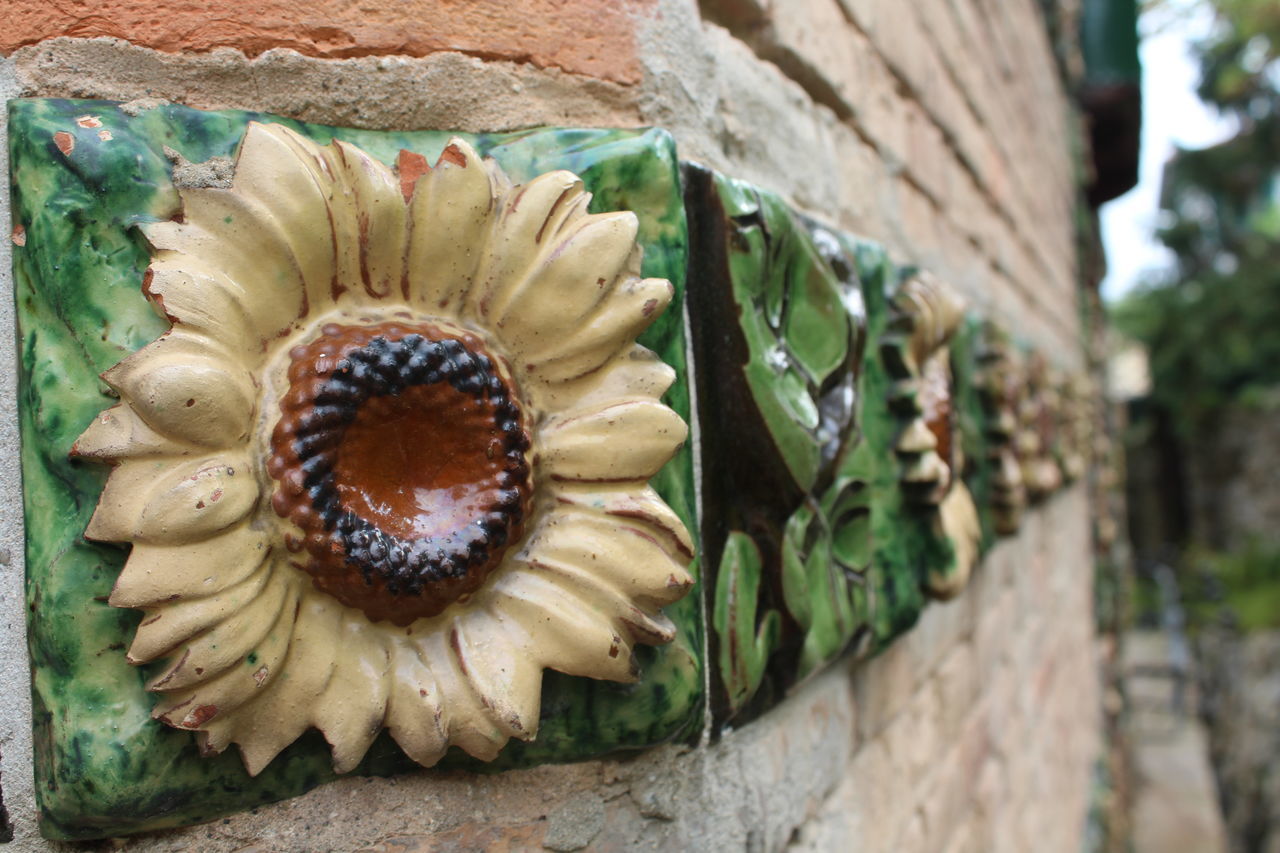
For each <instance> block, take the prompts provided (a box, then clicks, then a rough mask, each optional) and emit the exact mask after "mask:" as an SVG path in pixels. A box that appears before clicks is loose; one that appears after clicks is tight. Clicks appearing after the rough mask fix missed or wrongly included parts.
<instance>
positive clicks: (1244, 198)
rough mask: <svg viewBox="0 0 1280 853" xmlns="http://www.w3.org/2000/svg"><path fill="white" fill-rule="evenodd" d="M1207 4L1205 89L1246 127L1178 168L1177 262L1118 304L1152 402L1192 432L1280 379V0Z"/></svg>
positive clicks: (1169, 233) (1173, 188) (1206, 96)
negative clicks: (1142, 355) (1145, 366)
mask: <svg viewBox="0 0 1280 853" xmlns="http://www.w3.org/2000/svg"><path fill="white" fill-rule="evenodd" d="M1206 5H1207V6H1208V7H1209V8H1210V9H1212V11H1213V14H1214V17H1215V24H1214V27H1213V30H1212V33H1211V35H1210V36H1209V37H1208V38H1207V39H1205V40H1203V41H1201V42H1200V43H1199V44H1197V45H1196V52H1197V54H1198V58H1199V61H1200V68H1201V81H1200V86H1199V90H1198V91H1199V95H1200V97H1201V98H1202V99H1203V100H1204V101H1205V102H1206V103H1209V104H1211V105H1213V106H1215V107H1217V109H1218V110H1219V111H1221V112H1222V113H1223V114H1224V115H1225V116H1227V117H1230V118H1232V119H1234V121H1235V122H1236V125H1237V127H1238V132H1237V133H1236V135H1235V136H1233V137H1232V138H1231V139H1229V140H1227V141H1226V142H1224V143H1222V144H1220V145H1216V146H1213V147H1211V148H1206V149H1202V150H1196V151H1190V150H1181V151H1178V152H1177V154H1176V155H1175V156H1174V158H1173V159H1172V160H1171V161H1170V162H1169V164H1168V165H1167V166H1166V170H1165V179H1164V186H1163V189H1162V198H1161V213H1160V222H1159V231H1158V236H1159V237H1160V239H1161V241H1162V242H1163V243H1164V244H1165V245H1166V246H1168V247H1169V248H1170V249H1171V250H1172V251H1173V253H1174V255H1175V256H1176V266H1175V268H1174V270H1173V271H1172V272H1171V273H1169V274H1167V275H1164V276H1162V277H1160V278H1158V279H1157V280H1154V281H1151V282H1149V283H1148V284H1147V285H1146V286H1145V287H1142V288H1140V289H1138V290H1137V291H1135V292H1134V293H1132V294H1131V295H1129V296H1128V297H1126V298H1125V299H1124V300H1123V301H1122V302H1121V303H1119V304H1117V305H1115V306H1113V309H1112V316H1113V320H1114V322H1115V325H1116V327H1117V328H1118V329H1119V330H1120V331H1122V332H1124V333H1126V334H1128V335H1129V336H1131V337H1133V338H1136V339H1138V340H1140V341H1142V342H1143V343H1144V344H1146V345H1147V347H1148V349H1149V351H1150V355H1151V376H1152V384H1153V388H1152V403H1153V404H1154V405H1155V406H1157V407H1159V408H1160V409H1162V410H1163V411H1164V412H1166V413H1167V414H1168V415H1169V416H1170V417H1171V419H1172V421H1173V422H1174V424H1175V426H1176V427H1177V428H1178V430H1179V432H1180V434H1181V437H1182V438H1183V439H1184V440H1194V439H1195V438H1196V437H1197V435H1200V434H1203V433H1204V432H1205V431H1208V430H1211V429H1212V425H1213V414H1214V412H1215V411H1217V410H1218V409H1219V408H1220V407H1222V406H1224V405H1228V404H1244V405H1248V404H1249V403H1250V401H1252V400H1255V399H1258V398H1259V397H1261V396H1263V395H1261V394H1259V391H1260V390H1261V389H1265V388H1267V387H1271V386H1275V385H1277V384H1280V3H1277V2H1276V0H1212V2H1209V0H1206Z"/></svg>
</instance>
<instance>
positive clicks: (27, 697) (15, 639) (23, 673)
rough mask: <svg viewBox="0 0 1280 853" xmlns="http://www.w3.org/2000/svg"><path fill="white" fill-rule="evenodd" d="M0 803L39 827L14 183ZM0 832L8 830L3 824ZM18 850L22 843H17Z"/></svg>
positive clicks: (4, 396) (2, 519)
mask: <svg viewBox="0 0 1280 853" xmlns="http://www.w3.org/2000/svg"><path fill="white" fill-rule="evenodd" d="M17 94H18V85H17V82H16V80H15V74H14V67H13V63H12V62H11V61H9V60H6V59H0V101H7V100H8V99H9V98H13V97H16V96H17ZM6 128H7V123H6V120H5V114H4V113H2V112H0V174H3V175H6V176H7V175H8V174H9V140H8V134H7V133H6ZM0 223H2V224H0V229H3V231H4V232H5V237H6V239H2V240H0V342H3V343H2V344H0V401H3V405H2V406H0V551H3V552H4V555H5V559H4V560H0V685H4V690H3V691H2V692H0V801H2V802H3V804H4V808H5V810H6V811H7V812H8V816H9V820H10V821H12V824H13V832H14V837H15V839H16V840H18V841H19V842H21V841H22V840H23V839H27V840H28V842H29V841H30V840H31V837H32V835H33V834H34V832H35V826H34V823H33V821H34V817H35V792H34V790H33V781H32V778H31V757H32V756H31V693H30V691H29V690H28V689H27V685H28V684H30V683H31V675H30V670H29V668H28V664H27V623H26V608H25V607H24V606H23V605H24V602H25V601H26V596H25V594H24V592H23V573H24V571H25V570H24V568H23V566H24V563H23V537H22V477H21V474H20V472H19V469H18V412H17V407H16V406H15V405H14V401H16V400H17V399H18V387H17V386H18V365H17V359H16V356H17V352H16V351H15V348H14V341H16V340H17V333H16V331H15V330H14V317H13V296H12V294H13V282H12V258H11V254H12V242H11V241H12V240H13V239H15V238H16V237H17V235H11V234H10V225H9V181H8V180H5V181H4V183H3V185H0ZM0 832H4V829H3V827H0ZM19 849H20V848H19Z"/></svg>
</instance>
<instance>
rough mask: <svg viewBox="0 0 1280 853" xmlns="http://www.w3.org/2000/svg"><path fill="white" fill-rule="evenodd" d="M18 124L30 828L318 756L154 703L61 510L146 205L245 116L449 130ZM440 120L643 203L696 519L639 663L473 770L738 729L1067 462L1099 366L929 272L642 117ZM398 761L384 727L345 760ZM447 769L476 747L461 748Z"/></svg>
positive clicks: (963, 564)
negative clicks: (684, 585)
mask: <svg viewBox="0 0 1280 853" xmlns="http://www.w3.org/2000/svg"><path fill="white" fill-rule="evenodd" d="M10 121H11V123H10V128H11V136H10V139H11V143H10V144H11V155H12V156H11V163H12V181H13V187H14V230H13V240H14V243H15V246H16V250H15V252H14V269H15V282H16V291H17V292H16V298H17V302H18V313H19V321H20V327H21V328H20V332H21V370H22V393H21V399H20V401H19V409H20V412H19V414H20V419H21V425H22V431H23V451H22V452H23V472H24V491H25V500H26V523H27V539H28V546H27V566H28V605H29V613H30V626H29V635H30V648H31V655H32V661H33V668H34V675H33V679H34V685H33V695H34V699H35V709H36V714H35V726H36V741H37V744H38V757H37V767H36V772H37V782H38V791H39V793H40V798H41V807H42V810H43V817H44V829H45V831H46V833H48V834H50V835H52V836H54V837H62V838H94V837H103V836H107V835H117V834H122V833H127V832H133V831H139V830H141V829H144V828H153V827H159V826H167V825H180V824H184V823H191V822H195V821H199V820H206V819H210V818H212V817H215V816H217V815H219V814H224V813H226V812H228V811H231V810H235V809H242V808H248V807H251V806H254V805H257V804H260V803H264V802H269V801H272V800H278V799H281V798H284V797H288V796H293V795H296V794H298V793H301V792H302V791H305V790H307V789H309V788H311V787H313V786H315V785H316V784H320V783H322V782H324V781H327V780H329V779H331V778H333V772H332V770H331V768H330V756H329V750H328V749H327V747H326V745H325V744H324V742H323V741H322V739H321V738H320V737H319V736H318V735H316V734H315V733H314V732H312V734H310V735H306V736H303V737H302V738H301V739H299V740H298V741H297V742H295V743H294V744H293V745H292V746H289V747H288V748H287V749H285V750H284V752H283V753H281V754H280V755H279V756H278V757H276V758H275V759H274V760H273V761H271V763H270V764H269V765H267V766H266V767H265V769H262V771H261V772H260V773H258V774H257V775H256V776H253V777H249V776H248V775H247V774H246V773H245V771H244V769H243V768H242V767H241V765H240V762H239V759H238V758H237V757H236V756H235V755H234V754H232V753H231V752H227V753H223V754H221V755H218V756H214V757H204V756H202V755H201V754H200V753H199V752H198V751H197V749H196V747H195V739H194V737H193V735H192V734H190V733H189V732H185V731H180V730H176V729H173V728H168V727H165V726H163V725H161V724H160V723H159V722H157V721H156V720H154V719H152V715H151V712H152V706H153V700H152V698H151V697H150V696H149V695H148V692H147V690H148V677H149V676H152V675H156V674H157V673H159V672H160V671H161V669H160V668H158V667H156V666H147V667H136V666H132V665H130V663H129V662H128V661H127V660H126V659H125V655H124V654H123V652H122V649H123V648H124V647H125V646H126V645H127V644H128V643H129V641H130V639H131V638H132V637H133V635H134V633H135V631H136V629H137V626H138V623H139V621H140V619H141V618H142V614H140V613H138V612H136V611H134V610H128V609H116V608H113V607H111V606H109V604H108V598H109V596H110V594H111V590H112V587H113V584H114V583H115V581H116V578H117V576H118V575H119V573H120V571H121V567H122V566H123V565H124V563H125V559H126V552H125V551H124V550H123V549H122V548H120V547H119V546H116V545H111V544H102V543H99V542H93V541H88V540H86V539H85V538H84V535H83V532H84V530H85V527H86V524H88V522H89V518H90V516H91V515H92V513H93V510H94V507H95V505H96V504H97V503H98V499H99V495H100V493H101V492H102V489H103V484H104V481H105V479H106V476H107V474H106V471H104V470H103V469H102V468H101V467H100V466H94V465H89V464H85V463H84V462H81V461H76V460H74V459H72V458H71V457H70V456H69V453H70V451H71V449H72V445H73V444H74V442H75V441H76V439H77V436H79V435H80V434H81V432H82V431H84V430H85V428H86V426H87V425H88V424H89V423H90V422H91V421H92V420H93V419H94V418H95V416H97V415H98V414H99V412H101V411H102V410H103V409H104V408H105V407H106V406H107V405H109V404H110V403H111V402H112V400H110V399H109V397H108V393H109V390H108V389H107V388H106V387H105V386H103V385H102V383H101V382H100V380H99V378H98V376H99V374H101V373H102V372H104V371H106V370H108V369H109V368H111V367H112V366H113V365H114V364H116V363H117V362H119V361H120V360H121V359H122V358H124V357H125V356H127V355H128V354H129V353H133V352H135V351H137V350H138V349H139V348H141V347H143V346H144V345H146V344H147V343H148V342H150V341H153V340H154V339H155V338H156V337H157V336H158V335H160V334H162V333H163V332H164V331H165V329H166V322H165V320H164V319H163V318H161V317H159V316H157V315H156V314H155V313H153V312H152V310H151V308H152V306H151V305H149V304H148V300H147V298H146V297H145V296H144V293H143V290H142V287H141V284H142V281H143V277H144V273H145V272H146V271H147V268H148V265H149V263H150V262H151V260H152V259H151V257H150V255H149V251H150V250H149V248H148V245H147V243H146V242H145V241H144V239H143V238H142V237H141V236H140V235H139V232H138V228H139V226H144V225H146V224H148V223H154V222H160V221H165V220H169V219H171V218H173V217H174V216H175V214H176V213H178V212H179V210H180V198H179V190H180V188H181V187H182V185H183V184H184V182H187V181H190V180H193V178H191V174H192V172H191V170H192V168H193V167H191V166H190V165H189V164H191V163H202V162H205V161H210V160H211V159H213V160H214V162H217V160H216V159H215V158H226V157H231V156H232V155H233V154H234V153H235V152H236V150H237V146H238V145H239V144H240V142H241V139H242V137H243V136H244V134H245V130H246V128H247V127H248V125H249V123H250V122H252V121H261V122H275V123H281V124H284V125H286V126H287V127H289V128H291V129H292V130H293V131H296V132H297V133H298V134H300V135H301V137H303V138H306V139H311V140H315V141H316V142H319V143H325V142H328V141H329V140H330V139H340V140H342V141H344V142H346V143H349V144H350V145H352V146H355V147H356V148H359V149H362V150H363V151H365V152H368V154H369V155H371V157H372V158H374V159H375V160H377V161H381V162H382V163H384V164H388V165H390V164H393V163H396V162H397V161H399V162H401V163H402V164H403V163H404V162H405V161H404V159H403V155H401V152H402V150H407V151H409V152H413V153H414V155H417V156H419V157H420V156H421V155H426V156H427V157H428V159H431V160H434V158H435V155H436V154H438V153H439V152H440V150H441V149H442V147H443V146H444V145H445V143H446V140H447V139H448V137H449V134H445V133H443V132H434V131H423V132H404V133H395V132H373V131H363V130H352V129H342V128H330V127H321V126H315V125H307V124H303V123H300V122H296V121H292V120H287V119H281V118H277V117H272V116H263V115H258V114H251V113H244V112H233V111H225V112H201V111H197V110H192V109H187V108H183V107H178V106H171V105H165V106H158V107H153V108H147V109H141V110H138V109H134V108H132V107H126V108H122V107H121V106H120V105H116V104H112V103H108V102H88V101H53V100H46V101H14V102H12V104H11V112H10ZM462 138H463V139H464V140H465V141H466V142H467V143H468V144H470V145H471V146H474V148H475V150H476V151H478V152H479V153H480V154H482V155H484V156H486V157H491V158H493V159H494V160H495V161H496V162H497V163H498V164H499V165H500V166H501V167H502V169H503V170H505V172H506V174H507V175H508V176H510V178H511V180H513V181H515V182H516V183H520V182H523V181H527V180H530V179H532V178H533V177H535V176H537V175H539V174H542V173H545V172H548V171H551V170H554V169H567V170H569V171H571V172H574V173H576V174H578V175H579V176H581V177H582V179H583V180H584V182H585V184H586V188H587V189H588V190H589V191H591V192H592V193H594V199H593V200H592V202H591V210H592V211H610V210H631V211H633V212H634V213H635V214H636V216H637V219H638V223H639V228H638V233H637V238H636V239H637V241H638V243H639V244H640V246H641V247H642V248H643V251H644V255H643V267H642V274H643V275H645V276H649V277H653V278H665V279H668V280H669V281H671V283H672V284H673V286H674V299H673V302H672V307H671V308H669V309H668V310H667V311H666V312H665V313H663V314H662V315H661V316H660V317H658V319H657V320H656V321H654V322H653V323H652V325H650V326H649V327H648V329H647V330H646V331H645V332H644V334H643V335H642V336H641V337H640V339H639V340H640V342H641V343H643V344H644V345H646V346H648V347H649V348H650V349H652V350H654V351H655V352H656V353H658V355H659V356H660V357H661V358H662V359H663V360H664V361H666V362H667V363H668V364H669V365H671V366H673V367H674V368H675V371H676V379H675V383H674V385H672V387H671V388H670V390H668V391H667V393H666V396H665V398H664V399H665V401H666V403H667V405H669V406H670V407H671V408H672V409H673V410H674V411H675V412H676V413H678V414H679V415H680V416H681V417H682V418H684V419H685V420H687V421H690V422H691V423H692V424H693V426H694V433H693V435H694V437H695V442H692V443H690V444H689V445H686V446H685V447H684V448H683V449H682V450H680V451H679V452H678V453H677V454H676V456H675V457H674V458H673V459H672V460H671V462H669V463H668V464H667V465H666V466H665V467H664V468H663V469H662V470H661V471H660V472H659V473H658V474H657V476H655V477H654V479H653V481H652V482H653V486H654V487H655V488H656V490H657V492H658V493H659V494H660V495H661V496H662V499H663V500H665V502H666V503H667V504H668V505H669V506H670V507H671V509H672V510H673V511H674V513H675V515H676V516H678V518H679V519H680V520H681V521H682V522H683V523H684V525H685V526H686V527H687V528H688V529H689V530H690V531H692V532H693V533H694V537H695V539H696V540H697V543H698V546H697V556H696V558H695V560H694V562H693V565H692V566H691V567H690V571H691V573H692V574H693V576H694V578H695V579H696V580H697V585H696V586H695V587H694V591H693V592H692V593H691V594H690V595H688V596H686V597H685V598H683V599H682V600H680V601H678V602H676V603H675V604H672V605H670V606H668V607H667V608H666V614H667V616H668V617H670V619H671V620H672V622H673V623H674V625H675V627H676V629H677V630H676V637H675V640H674V641H673V642H671V643H668V644H665V645H657V646H638V647H637V648H636V659H637V662H638V664H639V667H640V673H641V674H640V678H639V680H638V681H637V682H636V683H633V684H623V683H615V682H613V681H596V680H591V679H585V678H575V677H570V676H567V675H562V674H560V673H557V672H554V671H552V670H548V671H547V672H546V674H545V677H544V680H543V684H542V694H541V719H540V722H539V726H538V734H537V737H536V739H533V740H531V741H528V742H523V741H520V740H514V741H512V742H511V743H509V744H508V745H507V746H506V747H505V748H503V750H502V752H501V754H500V755H499V756H498V758H497V759H496V760H495V761H494V762H493V763H492V764H490V765H488V766H496V767H500V768H501V767H514V766H524V765H529V764H534V763H542V762H549V761H570V760H576V759H581V758H585V757H589V756H594V755H600V754H605V753H608V752H612V751H615V750H619V749H634V748H642V747H646V746H650V745H653V744H656V743H661V742H664V741H670V740H678V739H683V740H687V741H689V742H695V741H697V740H698V738H700V737H701V736H702V734H703V728H704V725H703V724H704V720H705V714H706V708H707V706H708V704H709V706H710V709H711V719H712V725H713V730H714V731H719V730H720V729H722V728H723V727H724V726H726V725H730V724H732V725H740V724H742V723H744V722H746V721H747V720H749V719H751V718H752V717H754V716H757V715H758V714H760V713H762V712H763V711H765V710H767V709H768V708H769V707H771V706H773V705H774V704H776V703H777V702H779V701H780V700H781V699H782V698H783V697H785V696H786V695H787V693H788V692H789V691H790V690H791V689H792V688H793V687H794V686H795V685H797V684H799V683H800V682H801V681H803V680H804V679H805V678H806V677H808V676H809V675H811V674H812V673H814V672H816V671H818V670H819V669H821V668H822V667H823V666H824V665H826V664H828V663H830V662H831V661H833V660H834V659H836V658H837V657H840V656H841V655H844V654H848V653H854V654H869V653H873V652H874V651H876V650H878V649H880V648H882V647H884V646H885V645H886V644H888V643H889V642H891V641H892V640H893V638H894V637H896V636H897V635H898V634H900V633H901V632H903V631H904V630H906V629H908V628H909V627H910V626H911V625H912V624H913V623H914V621H915V619H916V617H917V615H918V614H919V612H920V610H921V609H922V608H923V607H924V606H925V604H926V601H927V598H928V597H929V596H936V597H949V596H951V595H954V594H956V593H957V592H959V591H960V590H961V589H962V588H963V586H964V583H965V581H966V579H967V578H968V576H969V574H970V573H971V571H973V570H974V567H975V565H976V564H977V563H978V561H979V560H980V557H981V554H982V553H983V552H984V551H986V550H987V549H989V548H990V547H992V545H993V544H994V543H995V542H996V540H997V539H998V538H999V537H1000V536H1004V535H1010V534H1013V533H1015V532H1016V531H1017V529H1018V525H1019V520H1020V517H1021V514H1022V512H1023V511H1024V509H1025V507H1026V505H1027V504H1028V502H1034V501H1036V500H1041V499H1044V498H1046V497H1047V496H1049V495H1050V494H1052V493H1053V491H1054V490H1056V489H1057V488H1059V487H1060V486H1061V485H1062V484H1063V483H1064V482H1068V481H1070V480H1072V479H1075V478H1077V477H1079V476H1081V473H1082V470H1083V467H1084V465H1085V459H1086V455H1087V453H1086V446H1087V444H1088V435H1087V425H1088V424H1089V423H1090V414H1089V405H1090V401H1091V399H1092V391H1091V389H1089V388H1088V387H1087V385H1086V384H1085V382H1084V381H1083V380H1082V379H1081V378H1080V377H1077V376H1074V375H1072V376H1067V375H1064V374H1063V373H1062V372H1061V371H1060V370H1059V369H1057V368H1056V367H1055V366H1054V363H1053V361H1052V359H1050V358H1048V357H1047V356H1046V355H1044V354H1039V353H1036V352H1035V351H1034V350H1030V349H1027V348H1024V347H1021V346H1019V345H1017V344H1015V343H1014V342H1013V340H1012V339H1011V337H1010V336H1009V334H1008V333H1007V332H1005V331H1002V330H1001V329H1000V328H999V326H998V325H997V324H996V323H995V322H994V321H993V320H990V319H984V318H981V317H978V316H976V315H974V314H973V313H971V312H969V311H968V310H966V307H965V304H964V301H963V299H962V298H960V297H959V296H958V295H957V294H956V293H955V292H954V291H953V290H951V289H950V288H949V287H948V286H947V284H946V283H945V282H941V281H939V280H938V279H936V278H935V277H933V276H931V275H930V274H929V273H928V272H927V271H920V270H915V269H911V268H904V267H900V266H897V265H895V264H894V263H893V262H892V261H891V260H890V259H889V257H888V256H887V254H886V253H885V251H884V249H883V248H882V247H880V246H878V245H876V244H874V243H872V242H869V241H866V240H862V239H859V238H857V237H854V236H852V235H848V234H844V233H840V232H838V231H834V230H831V229H829V228H827V227H825V226H823V225H821V224H819V223H817V222H815V221H812V220H810V219H807V218H805V217H804V216H802V215H800V214H799V213H797V212H796V211H794V210H792V209H790V208H789V207H788V206H787V205H786V204H785V203H783V202H782V201H781V200H780V199H779V198H778V197H777V196H775V195H773V194H771V193H769V192H767V191H765V190H762V189H760V188H757V187H753V186H751V185H748V184H745V183H742V182H740V181H736V180H734V179H732V178H729V177H725V176H723V175H719V174H716V173H714V172H711V171H709V170H706V169H704V168H702V167H700V166H697V165H695V164H688V163H686V164H683V165H682V164H680V162H679V160H678V157H677V151H676V146H675V143H674V142H673V140H672V139H671V138H670V137H669V136H668V135H667V134H665V133H663V132H662V131H658V130H648V131H626V130H618V131H611V130H567V129H557V130H536V131H525V132H518V133H510V134H492V135H472V136H466V135H462ZM200 179H201V180H208V178H207V176H205V177H203V178H200ZM682 307H683V308H684V310H683V311H682V310H681V308H682ZM695 445H696V446H695ZM695 456H696V457H697V459H698V460H699V462H700V464H699V465H695ZM695 478H700V482H695ZM699 495H700V501H699V500H698V499H697V498H696V497H695V496H699ZM699 506H700V511H699ZM704 614H705V617H704ZM704 618H705V620H706V622H705V624H704V622H703V620H704ZM704 667H706V668H709V678H708V677H707V675H708V673H706V672H705V671H704ZM707 684H709V685H710V688H709V689H710V693H709V694H707V688H706V687H705V686H704V685H707ZM413 766H414V765H413V762H411V761H410V760H409V759H408V758H406V757H405V756H404V754H403V753H402V752H401V750H400V748H399V747H398V746H397V745H396V743H395V742H394V741H392V739H391V738H390V737H388V735H387V733H386V732H383V733H382V735H381V736H380V737H379V738H378V739H377V740H376V741H374V742H373V744H372V746H371V747H370V748H369V750H368V752H367V754H366V756H365V758H364V760H363V761H362V762H361V763H360V765H359V766H358V768H356V772H360V773H372V774H387V773H393V772H400V771H403V770H406V769H410V768H412V767H413ZM443 766H454V767H469V768H473V769H474V768H478V767H480V766H482V765H481V764H479V762H477V761H476V760H475V759H472V758H468V757H466V756H463V755H461V754H460V753H458V751H457V750H454V751H453V752H451V753H450V754H449V755H448V756H447V757H446V758H445V759H444V765H443Z"/></svg>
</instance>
